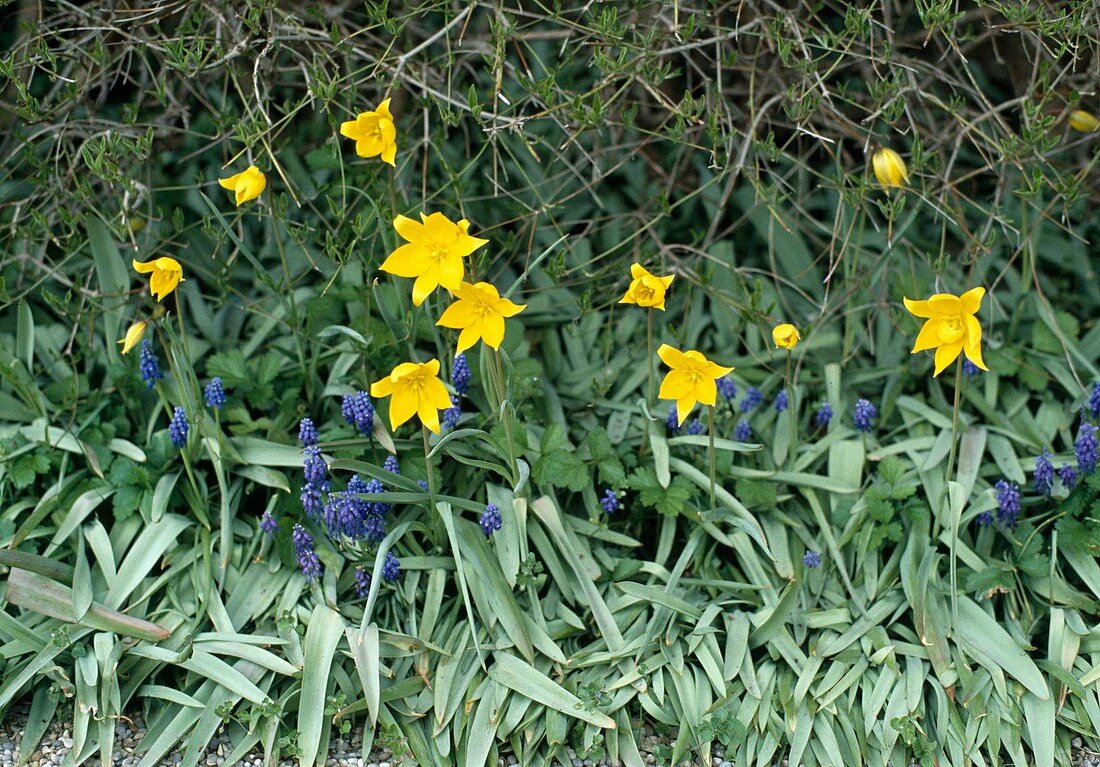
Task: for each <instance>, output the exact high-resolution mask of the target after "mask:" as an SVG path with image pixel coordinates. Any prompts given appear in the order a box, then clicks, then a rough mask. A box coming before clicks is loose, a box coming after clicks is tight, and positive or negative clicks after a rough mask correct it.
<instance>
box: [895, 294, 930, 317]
mask: <svg viewBox="0 0 1100 767" xmlns="http://www.w3.org/2000/svg"><path fill="white" fill-rule="evenodd" d="M901 300H902V301H903V302H904V303H905V308H906V309H907V310H908V311H909V313H910V314H912V315H913V316H915V317H923V318H925V319H927V318H929V317H931V316H932V310H931V309H930V308H929V306H928V302H927V301H913V300H910V299H908V298H903V299H901Z"/></svg>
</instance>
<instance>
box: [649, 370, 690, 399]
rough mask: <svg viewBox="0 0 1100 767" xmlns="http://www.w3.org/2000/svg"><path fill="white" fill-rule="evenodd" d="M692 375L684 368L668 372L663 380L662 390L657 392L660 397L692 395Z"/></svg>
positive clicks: (670, 397) (676, 397)
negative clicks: (683, 369)
mask: <svg viewBox="0 0 1100 767" xmlns="http://www.w3.org/2000/svg"><path fill="white" fill-rule="evenodd" d="M691 391H692V382H691V376H689V375H688V374H687V373H685V372H684V371H682V370H672V371H670V372H668V373H667V374H666V375H665V377H664V380H663V381H661V390H660V391H659V392H658V393H657V396H658V397H659V398H660V399H676V400H678V399H682V398H683V397H687V396H690V395H691Z"/></svg>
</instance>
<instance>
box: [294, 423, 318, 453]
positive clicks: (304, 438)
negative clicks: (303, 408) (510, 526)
mask: <svg viewBox="0 0 1100 767" xmlns="http://www.w3.org/2000/svg"><path fill="white" fill-rule="evenodd" d="M317 440H318V436H317V427H316V426H314V425H313V419H312V418H303V419H302V420H301V421H300V422H299V423H298V441H299V442H301V443H302V447H313V446H314V445H316V444H317Z"/></svg>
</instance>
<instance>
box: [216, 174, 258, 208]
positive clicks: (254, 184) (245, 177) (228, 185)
mask: <svg viewBox="0 0 1100 767" xmlns="http://www.w3.org/2000/svg"><path fill="white" fill-rule="evenodd" d="M218 183H219V184H221V186H222V188H223V189H228V190H229V191H231V192H233V193H234V195H235V196H236V202H237V205H238V206H240V204H241V203H242V202H248V201H249V200H255V199H256V198H257V197H259V196H260V195H261V194H263V192H264V189H266V188H267V176H265V175H264V174H263V172H262V171H261V170H260V169H259V168H257V167H256V166H255V165H249V166H248V167H247V168H245V169H244V170H243V171H241V172H240V173H238V174H237V175H235V176H230V177H229V178H219V179H218Z"/></svg>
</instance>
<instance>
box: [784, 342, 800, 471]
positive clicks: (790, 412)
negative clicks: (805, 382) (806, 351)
mask: <svg viewBox="0 0 1100 767" xmlns="http://www.w3.org/2000/svg"><path fill="white" fill-rule="evenodd" d="M793 357H794V355H793V354H792V353H791V350H790V349H789V348H788V349H787V375H786V379H787V381H786V384H787V431H788V432H789V434H790V440H789V441H788V442H789V444H788V445H787V456H788V458H789V459H790V458H793V457H794V451H795V447H796V445H795V441H796V440H797V439H798V429H797V425H796V424H795V409H794V407H795V405H794V379H793V378H792V377H791V371H792V368H793V367H794V361H793Z"/></svg>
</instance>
